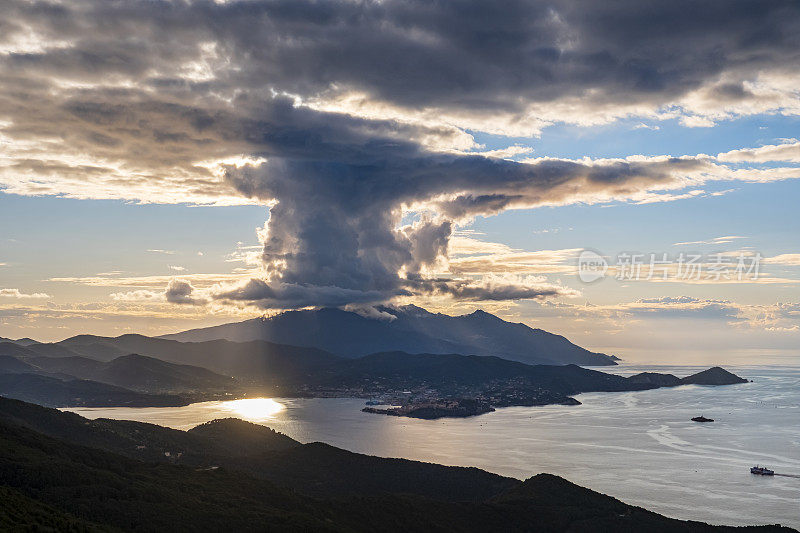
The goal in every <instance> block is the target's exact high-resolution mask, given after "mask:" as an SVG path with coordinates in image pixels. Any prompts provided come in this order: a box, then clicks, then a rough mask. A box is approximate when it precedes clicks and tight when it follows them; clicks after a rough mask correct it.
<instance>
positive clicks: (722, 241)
mask: <svg viewBox="0 0 800 533" xmlns="http://www.w3.org/2000/svg"><path fill="white" fill-rule="evenodd" d="M746 238H747V237H743V236H741V235H726V236H724V237H714V238H713V239H709V240H706V241H686V242H676V243H674V244H673V245H672V246H690V245H693V244H728V243H731V242H733V241H735V240H738V239H746Z"/></svg>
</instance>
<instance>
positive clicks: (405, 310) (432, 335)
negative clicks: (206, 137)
mask: <svg viewBox="0 0 800 533" xmlns="http://www.w3.org/2000/svg"><path fill="white" fill-rule="evenodd" d="M380 311H381V313H382V315H383V316H382V318H373V317H365V316H362V315H360V314H357V313H354V312H349V311H343V310H341V309H333V308H325V309H319V310H306V311H288V312H285V313H282V314H279V315H276V316H273V317H262V318H256V319H252V320H246V321H244V322H237V323H232V324H225V325H222V326H216V327H211V328H203V329H196V330H190V331H185V332H183V333H177V334H173V335H165V336H163V337H162V338H164V339H172V340H179V341H184V342H186V341H191V342H198V341H208V340H213V339H227V340H232V341H252V340H265V341H270V342H276V343H281V344H289V345H295V346H307V347H313V348H319V349H322V350H326V351H329V352H332V353H334V354H337V355H340V356H342V357H350V358H355V357H360V356H363V355H367V354H370V353H375V352H386V351H403V352H408V353H436V354H443V353H444V354H446V353H459V354H474V355H494V356H498V357H502V358H504V359H510V360H514V361H521V362H525V363H531V364H579V365H613V364H616V363H615V362H614V360H615V358H614V357H612V356H608V355H605V354H599V353H593V352H590V351H588V350H586V349H584V348H581V347H580V346H577V345H575V344H573V343H571V342H570V341H568V340H567V339H566V338H564V337H562V336H560V335H555V334H552V333H548V332H546V331H544V330H541V329H533V328H530V327H528V326H526V325H525V324H515V323H512V322H506V321H505V320H502V319H500V318H498V317H496V316H494V315H492V314H490V313H486V312H484V311H475V312H474V313H471V314H469V315H462V316H449V315H444V314H438V313H430V312H428V311H426V310H424V309H422V308H420V307H416V306H404V307H400V308H388V307H386V308H381V309H380Z"/></svg>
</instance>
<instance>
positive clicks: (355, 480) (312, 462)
mask: <svg viewBox="0 0 800 533" xmlns="http://www.w3.org/2000/svg"><path fill="white" fill-rule="evenodd" d="M210 428H211V432H210V433H211V437H210V438H209V437H208V436H207V435H206V433H207V432H208V429H209V427H206V429H205V430H199V431H195V430H192V431H189V432H188V433H187V432H181V431H176V430H170V429H167V428H161V427H159V426H154V425H152V424H141V423H130V422H117V421H112V420H96V421H90V420H86V419H84V418H81V417H79V416H77V415H74V414H71V413H61V412H59V411H55V410H50V409H44V408H42V407H38V406H34V405H30V404H25V403H23V402H16V401H14V400H7V399H3V398H0V480H2V486H0V527H1V528H2V529H4V530H13V531H17V530H24V531H31V530H36V531H42V530H56V531H109V530H114V531H142V530H146V531H180V532H182V531H187V532H188V531H223V530H230V531H264V530H275V531H365V532H366V531H421V530H426V531H465V532H466V531H481V532H483V531H486V532H495V531H497V532H500V531H508V532H514V531H533V530H536V531H654V532H667V531H677V532H695V531H697V532H700V531H703V532H711V531H714V532H716V531H725V532H728V531H730V532H733V531H743V529H739V528H730V527H724V526H710V525H707V524H702V523H699V522H687V521H681V520H676V519H672V518H667V517H664V516H661V515H658V514H656V513H653V512H650V511H647V510H645V509H642V508H640V507H634V506H631V505H627V504H625V503H623V502H620V501H619V500H616V499H614V498H611V497H609V496H605V495H602V494H599V493H596V492H594V491H591V490H588V489H585V488H582V487H579V486H577V485H574V484H572V483H570V482H568V481H566V480H564V479H562V478H559V477H557V476H553V475H548V474H539V475H536V476H533V477H531V478H530V479H528V480H526V481H524V482H523V481H519V480H515V479H511V478H504V477H501V476H497V475H495V474H490V473H488V472H484V471H482V470H478V469H476V468H459V467H446V466H441V465H433V464H428V463H420V462H416V461H406V460H400V459H383V458H378V457H370V456H365V455H361V454H355V453H351V452H347V451H345V450H340V449H338V448H334V447H331V446H328V445H325V444H321V443H311V444H305V445H301V444H299V443H296V444H292V443H290V444H291V446H289V447H288V448H286V449H283V450H279V449H276V448H275V447H274V444H275V442H285V441H280V439H278V440H276V438H275V436H276V435H277V434H273V433H270V432H264V431H263V430H262V429H260V428H258V427H257V426H254V425H253V424H246V423H241V424H237V423H231V422H223V423H221V424H218V423H216V422H215V423H212V424H211V426H210ZM228 431H233V432H234V433H235V434H236V435H239V436H241V435H243V434H247V433H251V435H250V436H248V437H246V440H247V442H248V443H249V444H248V446H246V447H245V448H244V449H243V450H242V451H241V453H240V454H238V455H236V456H235V457H232V458H231V456H230V455H226V454H221V455H217V454H219V453H220V450H221V449H222V448H220V445H219V442H229V441H233V440H236V439H235V438H231V437H226V433H227V432H228ZM92 437H94V438H92ZM86 442H89V443H90V444H89V445H88V446H87V445H86V444H85V443H86ZM292 442H294V441H292ZM259 443H261V444H263V446H262V445H259ZM160 446H182V447H183V448H182V450H183V453H175V452H177V450H178V448H175V447H173V448H172V453H169V454H167V453H160V454H159V456H158V457H159V458H158V459H157V460H146V461H141V460H139V459H137V458H134V457H133V456H134V455H136V454H146V452H148V450H150V449H151V448H152V449H155V448H157V449H159V450H160V449H161V448H159V447H160ZM115 447H116V448H118V449H115ZM151 456H152V457H155V455H151ZM218 460H221V461H227V462H222V463H220V462H217V461H218ZM270 465H278V466H276V467H274V468H271V467H270ZM259 472H262V473H263V472H266V473H267V474H266V475H261V476H258V475H257V473H259ZM270 472H272V474H271V475H272V479H269V475H270V474H269V473H270ZM292 474H294V475H292ZM340 487H341V488H343V489H344V490H342V491H338V492H336V491H337V489H339V488H340ZM312 495H313V496H312ZM744 530H752V531H763V532H772V531H776V532H777V531H790V530H789V529H788V528H780V527H779V526H763V527H754V528H746V529H744Z"/></svg>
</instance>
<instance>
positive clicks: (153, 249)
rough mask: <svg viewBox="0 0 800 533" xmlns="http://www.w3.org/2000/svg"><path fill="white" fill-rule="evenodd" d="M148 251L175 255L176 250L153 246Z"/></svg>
mask: <svg viewBox="0 0 800 533" xmlns="http://www.w3.org/2000/svg"><path fill="white" fill-rule="evenodd" d="M147 251H148V252H150V253H153V254H164V255H175V251H174V250H160V249H156V248H151V249H149V250H147Z"/></svg>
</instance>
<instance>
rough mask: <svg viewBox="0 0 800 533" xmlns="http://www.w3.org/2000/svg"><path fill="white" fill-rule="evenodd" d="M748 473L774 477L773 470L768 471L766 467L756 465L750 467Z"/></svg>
mask: <svg viewBox="0 0 800 533" xmlns="http://www.w3.org/2000/svg"><path fill="white" fill-rule="evenodd" d="M750 473H751V474H758V475H759V476H774V475H775V471H774V470H770V469H769V468H767V467H766V466H758V465H756V466H754V467H752V468H751V469H750Z"/></svg>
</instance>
